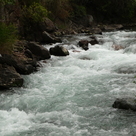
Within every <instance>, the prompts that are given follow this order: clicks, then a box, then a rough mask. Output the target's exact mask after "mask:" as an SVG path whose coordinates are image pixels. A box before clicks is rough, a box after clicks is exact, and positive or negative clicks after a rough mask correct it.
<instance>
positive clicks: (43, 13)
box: [22, 2, 48, 22]
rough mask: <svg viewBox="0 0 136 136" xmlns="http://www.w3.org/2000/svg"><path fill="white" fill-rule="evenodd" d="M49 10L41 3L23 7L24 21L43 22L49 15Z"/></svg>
mask: <svg viewBox="0 0 136 136" xmlns="http://www.w3.org/2000/svg"><path fill="white" fill-rule="evenodd" d="M47 15H48V11H47V10H46V8H44V7H43V6H42V5H40V4H39V3H35V2H34V3H33V4H32V5H30V6H28V7H27V6H26V5H25V6H24V7H23V9H22V19H23V21H30V20H31V21H32V22H41V21H43V19H44V18H45V17H47Z"/></svg>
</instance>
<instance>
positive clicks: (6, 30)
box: [0, 23, 17, 54]
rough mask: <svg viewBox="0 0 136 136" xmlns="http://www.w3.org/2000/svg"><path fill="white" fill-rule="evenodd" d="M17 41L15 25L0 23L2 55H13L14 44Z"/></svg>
mask: <svg viewBox="0 0 136 136" xmlns="http://www.w3.org/2000/svg"><path fill="white" fill-rule="evenodd" d="M16 40H17V35H16V28H15V26H14V25H12V24H10V25H6V24H4V23H0V54H7V53H11V52H12V50H13V44H14V43H15V41H16Z"/></svg>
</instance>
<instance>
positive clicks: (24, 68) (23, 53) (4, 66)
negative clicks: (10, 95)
mask: <svg viewBox="0 0 136 136" xmlns="http://www.w3.org/2000/svg"><path fill="white" fill-rule="evenodd" d="M42 26H43V28H42V29H39V32H37V33H40V34H41V35H40V36H39V37H37V38H36V41H35V39H34V41H33V42H32V41H26V40H20V41H17V42H16V44H15V46H14V50H13V52H12V54H8V55H7V54H2V55H1V56H0V73H1V75H0V89H9V88H11V87H21V86H22V85H23V78H22V77H21V75H22V74H23V75H26V74H31V73H32V72H34V71H36V70H37V67H38V66H39V65H38V61H39V60H45V59H50V58H51V55H57V56H66V55H69V53H68V51H67V50H66V49H64V47H62V46H61V47H55V48H51V49H50V50H47V49H46V48H45V47H43V46H42V45H41V44H43V43H44V44H46V43H48V44H51V43H56V42H61V36H64V35H69V34H78V33H87V34H89V35H90V36H91V35H93V34H102V32H103V31H115V30H119V29H123V25H120V24H114V25H94V26H90V27H85V26H76V27H75V25H74V24H73V26H74V27H71V28H70V29H66V30H58V29H55V25H54V24H53V22H51V20H46V22H45V23H44V24H43V25H42ZM45 26H46V27H45ZM40 28H41V26H40ZM37 30H38V29H37ZM41 30H42V31H41ZM32 37H33V35H32ZM32 37H31V38H32ZM41 38H42V39H41ZM91 39H92V40H91V41H84V40H81V41H79V46H80V47H82V48H83V49H84V50H87V49H88V43H91V44H97V43H98V41H97V40H96V39H95V37H94V36H92V38H91Z"/></svg>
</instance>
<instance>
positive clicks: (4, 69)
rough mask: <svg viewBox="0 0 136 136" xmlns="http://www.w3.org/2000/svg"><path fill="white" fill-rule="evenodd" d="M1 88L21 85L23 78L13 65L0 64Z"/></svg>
mask: <svg viewBox="0 0 136 136" xmlns="http://www.w3.org/2000/svg"><path fill="white" fill-rule="evenodd" d="M0 73H1V74H0V90H1V89H9V88H10V87H21V86H22V85H23V78H22V77H21V76H20V74H19V73H17V72H16V70H15V68H14V67H13V66H7V65H1V64H0Z"/></svg>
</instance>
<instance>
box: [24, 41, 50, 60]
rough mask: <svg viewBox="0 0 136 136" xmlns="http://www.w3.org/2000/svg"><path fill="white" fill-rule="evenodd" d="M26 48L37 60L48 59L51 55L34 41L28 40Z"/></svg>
mask: <svg viewBox="0 0 136 136" xmlns="http://www.w3.org/2000/svg"><path fill="white" fill-rule="evenodd" d="M26 48H27V49H29V50H30V51H31V53H32V54H34V55H35V57H36V58H37V59H38V60H43V59H49V58H50V57H51V56H50V53H49V51H48V50H47V49H46V48H44V47H43V46H42V45H39V44H38V43H36V42H28V43H27V45H26Z"/></svg>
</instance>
